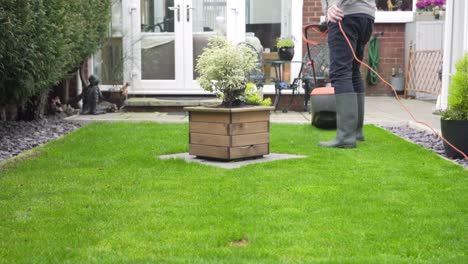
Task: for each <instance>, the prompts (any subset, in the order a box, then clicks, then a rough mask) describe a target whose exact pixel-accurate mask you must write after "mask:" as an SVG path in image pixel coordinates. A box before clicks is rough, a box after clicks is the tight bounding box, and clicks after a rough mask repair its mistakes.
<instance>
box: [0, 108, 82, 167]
mask: <svg viewBox="0 0 468 264" xmlns="http://www.w3.org/2000/svg"><path fill="white" fill-rule="evenodd" d="M79 127H80V125H79V124H76V123H72V122H68V121H66V120H64V119H63V117H61V116H48V117H46V118H44V119H41V120H35V121H28V122H26V121H1V122H0V162H2V161H4V160H6V159H9V158H11V157H14V156H17V155H18V154H20V153H22V152H24V151H26V150H29V149H32V148H34V147H37V146H40V145H42V144H44V143H46V142H49V141H51V140H53V139H56V138H58V137H61V136H63V135H65V134H68V133H70V132H71V131H73V130H75V129H77V128H79Z"/></svg>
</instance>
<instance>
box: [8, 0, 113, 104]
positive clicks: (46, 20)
mask: <svg viewBox="0 0 468 264" xmlns="http://www.w3.org/2000/svg"><path fill="white" fill-rule="evenodd" d="M110 4H111V3H110V0H109V1H105V0H0V105H1V104H3V103H6V102H13V103H16V104H18V105H22V104H25V103H26V102H27V101H28V100H29V99H30V98H32V97H34V96H36V95H39V94H41V93H43V92H44V91H45V90H47V89H49V88H50V87H51V86H53V85H55V84H57V83H58V82H60V81H61V80H62V79H64V78H66V77H67V74H68V73H69V72H70V71H73V70H74V69H76V68H77V67H78V66H79V64H80V63H81V62H82V61H83V60H84V59H85V58H86V57H87V56H89V55H90V54H92V53H93V52H94V51H95V50H96V49H97V48H98V47H99V46H100V44H101V43H102V42H103V40H104V38H105V37H106V35H107V32H108V23H109V19H110Z"/></svg>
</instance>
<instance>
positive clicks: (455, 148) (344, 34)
mask: <svg viewBox="0 0 468 264" xmlns="http://www.w3.org/2000/svg"><path fill="white" fill-rule="evenodd" d="M338 25H339V27H340V30H341V34H343V36H344V38H345V39H346V42H348V45H349V47H350V49H351V52H352V53H353V56H354V59H355V60H356V61H357V62H359V63H360V64H362V65H364V66H365V67H366V68H367V69H369V70H370V71H372V72H373V73H375V74H376V75H377V76H378V77H379V79H380V80H382V82H384V83H385V84H387V85H388V86H389V87H390V88H392V90H393V93H394V94H395V97H396V99H397V101H398V103H399V104H400V105H401V106H402V107H403V109H404V110H405V111H406V112H407V113H408V114H409V115H410V116H411V118H412V119H413V120H414V122H416V123H418V124H421V125H424V126H426V127H428V128H429V129H431V130H432V132H434V134H435V135H437V136H438V137H439V138H440V139H442V140H443V141H444V142H445V143H447V144H448V145H449V146H451V147H452V148H453V149H454V150H456V151H457V152H459V153H460V154H462V156H463V157H464V159H468V156H467V155H466V154H465V153H463V151H461V150H459V149H458V148H457V147H455V146H454V145H452V143H450V142H449V141H448V140H447V139H445V138H444V137H443V136H442V135H441V134H440V133H439V132H437V130H435V129H434V128H433V127H432V126H430V125H429V124H427V123H425V122H422V121H419V120H417V119H416V118H415V117H414V115H413V113H411V111H410V110H409V109H408V108H407V107H406V106H405V105H404V104H403V103H402V101H401V99H400V97H399V96H398V94H397V91H396V90H395V87H393V86H392V85H391V84H390V83H388V82H387V81H386V80H384V78H382V76H380V75H379V73H377V72H376V71H375V70H374V69H372V68H371V67H370V66H369V65H367V64H366V63H365V62H363V61H361V60H359V59H358V58H357V56H356V53H355V52H354V50H353V46H352V45H351V41H349V39H348V36H347V35H346V32H345V31H344V30H343V26H342V25H341V21H339V22H338Z"/></svg>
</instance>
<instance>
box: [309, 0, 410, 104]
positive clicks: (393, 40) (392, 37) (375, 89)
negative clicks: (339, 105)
mask: <svg viewBox="0 0 468 264" xmlns="http://www.w3.org/2000/svg"><path fill="white" fill-rule="evenodd" d="M322 15H323V13H322V7H321V1H320V0H304V7H303V24H304V25H306V24H309V23H318V22H320V16H322ZM374 32H384V35H383V36H381V37H379V40H380V64H379V74H381V75H382V77H383V78H384V79H385V80H387V81H389V80H390V77H391V73H392V68H398V67H403V70H404V72H405V69H404V67H405V24H404V23H396V24H380V23H379V24H375V26H374ZM303 46H304V51H305V43H303ZM364 61H365V62H367V55H366V58H365V59H364ZM362 72H363V75H364V76H363V77H364V78H365V74H366V72H367V70H365V69H363V70H362ZM366 93H367V94H368V95H390V94H393V92H392V91H391V89H390V88H389V87H387V86H386V85H385V84H384V83H382V82H379V83H378V84H376V85H372V86H369V85H368V86H367V91H366Z"/></svg>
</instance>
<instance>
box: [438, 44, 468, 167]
mask: <svg viewBox="0 0 468 264" xmlns="http://www.w3.org/2000/svg"><path fill="white" fill-rule="evenodd" d="M455 67H456V72H455V74H454V75H453V76H452V81H451V84H450V89H449V97H448V108H447V110H445V111H443V112H442V118H441V130H442V136H443V137H444V138H445V139H447V140H448V141H449V142H450V143H451V144H452V145H454V146H455V147H456V148H458V149H459V150H461V151H462V152H463V153H465V154H468V53H466V54H465V55H464V56H463V58H462V59H461V60H460V61H458V62H457V64H456V65H455ZM444 147H445V153H446V155H447V156H448V157H450V158H462V157H463V155H462V154H461V153H459V152H457V151H455V150H454V149H453V148H452V147H451V146H449V145H448V144H446V143H445V142H444Z"/></svg>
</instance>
